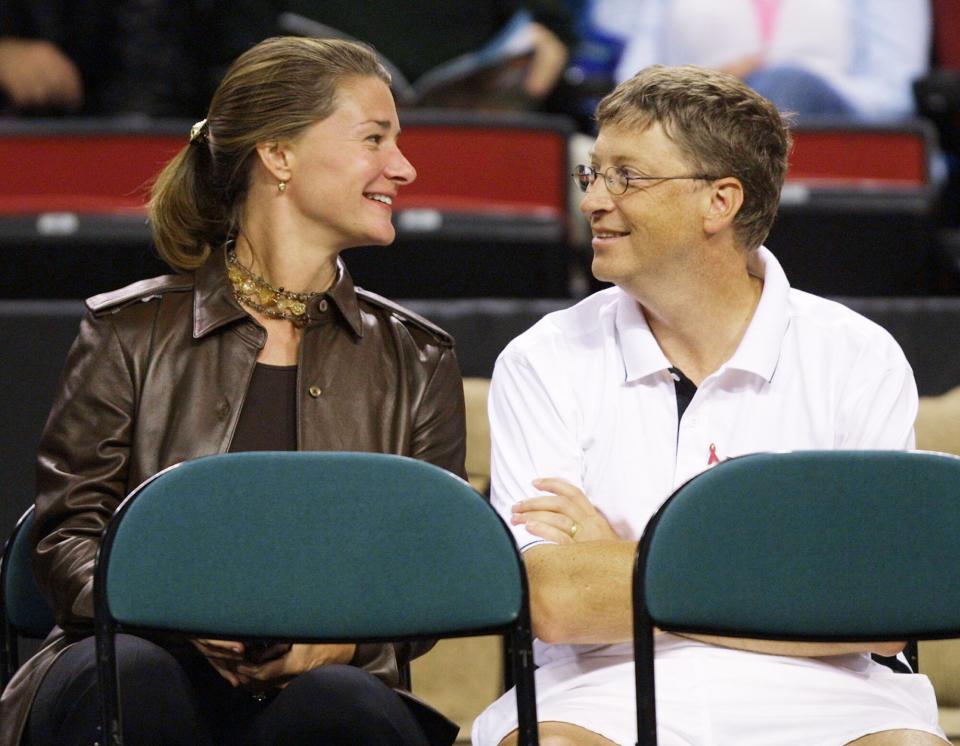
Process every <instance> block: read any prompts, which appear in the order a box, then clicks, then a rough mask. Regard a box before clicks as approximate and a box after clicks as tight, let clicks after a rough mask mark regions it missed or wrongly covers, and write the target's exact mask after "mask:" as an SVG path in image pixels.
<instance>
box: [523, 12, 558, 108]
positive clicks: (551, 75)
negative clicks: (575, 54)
mask: <svg viewBox="0 0 960 746" xmlns="http://www.w3.org/2000/svg"><path fill="white" fill-rule="evenodd" d="M530 34H531V36H532V39H533V58H532V59H531V60H530V68H529V70H528V71H527V77H526V80H524V82H523V85H524V88H526V90H527V93H528V94H530V96H532V97H533V98H535V99H540V98H543V97H544V96H546V95H547V94H548V93H550V91H552V90H553V87H554V86H555V85H556V84H557V80H559V79H560V76H561V75H562V74H563V70H564V68H565V67H566V65H567V56H568V52H567V47H566V45H564V43H563V42H562V41H560V39H559V37H558V36H557V35H556V34H554V33H553V32H552V31H551V30H550V29H548V28H547V27H546V26H544V25H542V24H540V23H537V22H536V21H533V22H531V23H530Z"/></svg>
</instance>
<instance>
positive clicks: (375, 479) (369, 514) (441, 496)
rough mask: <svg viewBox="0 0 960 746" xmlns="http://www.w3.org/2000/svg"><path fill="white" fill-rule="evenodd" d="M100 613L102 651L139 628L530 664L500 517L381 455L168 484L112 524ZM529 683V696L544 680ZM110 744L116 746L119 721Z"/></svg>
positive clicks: (284, 463)
mask: <svg viewBox="0 0 960 746" xmlns="http://www.w3.org/2000/svg"><path fill="white" fill-rule="evenodd" d="M95 600H96V604H97V629H98V645H101V644H103V645H107V644H109V642H108V641H107V637H108V636H109V637H111V639H112V634H111V633H112V631H113V630H114V629H116V628H128V629H137V628H143V629H152V630H175V631H179V632H183V633H188V634H194V635H204V636H211V635H216V636H220V637H225V638H256V637H267V638H286V639H291V640H300V641H309V640H312V641H317V642H320V641H335V640H350V641H375V640H380V641H397V640H403V639H411V638H417V637H438V636H441V637H442V636H458V635H466V634H481V633H485V632H499V633H509V634H510V635H513V636H514V641H513V643H512V644H513V646H514V647H515V648H516V649H517V651H518V656H517V663H516V665H518V666H520V665H521V662H520V660H519V659H520V658H522V657H524V655H523V653H522V651H523V650H526V651H529V649H530V623H529V611H528V609H527V594H526V576H525V574H524V571H523V565H522V561H521V559H520V557H519V554H518V552H517V549H516V547H515V545H514V543H513V539H512V537H511V535H510V533H509V530H508V529H507V527H506V526H505V525H504V523H503V522H502V521H501V520H500V518H499V516H498V515H497V514H496V513H495V511H494V510H493V509H492V508H491V507H490V505H489V504H488V503H487V502H486V501H485V500H484V498H483V497H482V496H481V495H479V494H478V493H477V492H476V491H474V490H473V488H471V487H470V486H469V485H468V484H467V483H466V482H464V481H463V480H461V479H459V478H458V477H456V476H453V475H451V474H449V473H448V472H446V471H444V470H442V469H440V468H438V467H435V466H432V465H430V464H427V463H424V462H421V461H416V460H414V459H409V458H405V457H401V456H392V455H385V454H372V453H297V452H260V453H237V454H225V455H218V456H210V457H205V458H201V459H197V460H195V461H189V462H185V463H183V464H180V465H178V466H175V467H172V468H170V469H167V470H166V471H164V472H161V473H160V474H159V475H157V476H156V477H154V478H153V479H151V480H149V481H148V482H146V483H144V485H142V486H141V487H140V488H138V489H137V490H136V491H135V492H134V493H132V494H131V495H130V497H129V498H128V499H127V500H126V501H125V502H124V503H123V504H122V505H121V507H120V508H119V509H118V511H117V513H116V515H115V516H114V518H113V520H112V521H111V524H110V527H109V528H108V530H107V532H106V535H105V537H104V541H103V544H102V547H101V550H100V556H99V558H98V565H97V576H96V587H95ZM522 665H528V664H522ZM113 675H115V666H114V672H113V673H111V672H109V671H104V672H103V674H102V676H103V677H106V676H113ZM521 675H522V676H523V677H524V679H525V681H527V682H528V685H529V687H530V694H532V668H530V671H529V672H526V671H525V672H522V673H521ZM525 686H527V685H525ZM101 689H105V687H103V686H101ZM106 693H107V694H108V695H109V694H110V692H109V691H107V692H106ZM528 714H529V713H528ZM535 722H536V718H535V714H534V716H533V723H534V725H533V728H534V731H535ZM108 732H110V733H111V734H112V735H113V736H114V737H115V739H114V740H113V741H111V742H112V743H116V742H118V741H117V740H116V738H119V728H118V725H117V724H116V722H114V723H113V724H112V725H110V726H109V730H108Z"/></svg>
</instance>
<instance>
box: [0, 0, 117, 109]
mask: <svg viewBox="0 0 960 746" xmlns="http://www.w3.org/2000/svg"><path fill="white" fill-rule="evenodd" d="M114 6H115V3H114V2H111V1H110V0H4V2H0V94H2V96H3V98H4V105H3V108H4V109H6V110H7V111H12V112H17V113H20V112H27V113H44V114H49V113H54V112H61V111H66V112H81V113H85V114H99V113H103V112H104V110H105V108H107V104H106V102H105V90H106V87H107V84H108V81H109V80H110V78H111V76H112V75H113V73H114V71H115V64H114V62H115V58H114V55H113V51H114V50H113V47H112V44H111V42H112V40H113V38H114V20H115V17H114V12H113V11H114Z"/></svg>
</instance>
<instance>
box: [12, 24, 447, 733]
mask: <svg viewBox="0 0 960 746" xmlns="http://www.w3.org/2000/svg"><path fill="white" fill-rule="evenodd" d="M388 84H389V76H388V75H387V73H386V72H385V71H384V69H383V68H382V67H381V66H380V64H379V63H378V62H377V60H376V58H375V57H374V55H373V54H372V53H371V52H370V51H369V50H368V49H366V48H365V47H362V46H360V45H356V44H350V43H346V42H339V41H321V40H315V39H302V38H277V39H270V40H267V41H265V42H263V43H261V44H259V45H257V46H256V47H254V48H253V49H251V50H249V51H248V52H246V53H245V54H243V55H242V56H241V57H240V58H239V59H238V60H237V61H236V62H235V63H234V65H233V66H232V67H231V68H230V70H229V71H228V73H227V75H226V77H225V78H224V80H223V82H222V83H221V84H220V87H219V88H218V90H217V92H216V94H215V95H214V98H213V100H212V102H211V104H210V109H209V113H208V116H207V119H206V120H204V121H202V122H199V123H198V124H197V125H195V126H194V128H193V130H192V132H191V134H190V142H189V144H188V145H187V146H186V147H185V148H184V149H183V151H182V152H181V153H180V154H179V155H177V156H176V157H175V158H174V159H173V161H172V162H171V163H170V164H169V165H168V166H167V167H166V168H165V169H164V170H163V172H162V173H161V174H160V176H159V178H158V179H157V181H156V184H155V185H154V188H153V195H152V199H151V203H150V216H151V219H152V224H153V230H154V238H155V241H156V245H157V247H158V248H159V250H160V252H161V255H162V256H163V257H164V259H165V260H166V261H167V262H168V263H170V264H171V265H172V266H173V267H175V268H177V269H179V270H183V271H184V273H183V274H179V275H176V276H165V277H159V278H155V279H152V280H145V281H143V282H140V283H136V284H135V285H132V286H130V287H128V288H125V289H123V290H119V291H115V292H112V293H106V294H104V295H101V296H97V297H95V298H92V299H90V300H88V301H87V306H88V312H87V315H86V317H85V319H84V321H83V323H82V326H81V329H80V334H79V337H78V338H77V341H76V342H75V343H74V346H73V349H72V350H71V352H70V355H69V356H68V359H67V363H66V370H65V373H64V377H63V380H62V388H61V391H60V395H59V397H58V398H57V400H56V402H55V404H54V406H53V409H52V411H51V414H50V418H49V420H48V423H47V426H46V429H45V431H44V434H43V437H42V440H41V445H40V452H39V462H38V495H37V500H36V504H37V514H36V524H35V533H34V540H35V542H36V551H35V568H36V571H37V575H38V580H39V582H40V585H41V587H42V588H43V590H44V592H45V593H46V594H47V596H48V598H49V599H50V600H51V603H52V605H53V607H54V609H55V613H56V617H57V622H58V625H59V626H58V628H57V629H55V631H54V633H53V634H52V635H51V638H50V639H49V640H48V641H47V644H46V646H45V647H44V649H43V650H42V651H41V652H40V653H38V654H37V655H36V656H35V657H34V658H33V659H31V661H29V662H28V663H27V664H26V665H25V666H24V669H23V670H22V671H21V672H20V674H19V675H18V677H17V679H16V680H15V681H14V683H13V684H12V685H11V687H10V689H9V690H8V693H7V695H6V696H5V698H4V701H3V703H2V707H0V721H2V723H3V725H2V726H0V727H2V738H0V743H4V744H13V743H16V742H17V738H18V734H20V733H21V732H22V733H23V736H24V742H26V743H31V744H33V746H44V745H45V744H69V743H84V744H88V745H89V744H91V743H93V742H94V741H95V740H96V738H97V733H96V724H97V702H96V690H95V684H96V677H95V668H94V641H93V638H92V637H91V636H90V635H91V632H92V622H91V617H92V615H93V614H92V609H93V606H92V604H93V602H92V585H93V581H92V572H93V564H94V557H95V553H96V550H97V545H98V541H99V537H100V533H101V530H102V529H103V527H104V525H105V524H106V523H107V522H108V520H109V518H110V516H111V515H112V513H113V511H114V510H115V509H116V507H117V505H118V504H119V502H120V501H121V500H122V499H123V497H124V496H125V495H126V494H127V493H128V492H129V491H130V490H131V489H132V488H134V487H135V486H136V485H137V484H139V483H140V482H141V481H143V480H144V479H146V478H147V477H149V476H151V475H153V474H155V473H156V472H158V471H160V470H161V469H163V468H164V467H166V466H168V465H170V464H173V463H176V462H179V461H183V460H185V459H190V458H196V457H198V456H202V455H205V454H211V453H219V452H224V451H239V450H266V449H269V450H278V449H301V450H357V451H360V450H363V451H377V452H386V453H399V454H405V455H409V456H413V457H416V458H420V459H423V460H426V461H430V462H432V463H434V464H437V465H439V466H442V467H444V468H446V469H449V470H450V471H453V472H455V473H457V474H463V459H464V421H463V394H462V388H461V382H460V376H459V372H458V369H457V364H456V360H455V358H454V354H453V350H452V340H451V338H450V337H449V336H448V335H446V334H445V333H444V332H443V331H442V330H440V329H438V328H437V327H435V326H433V325H432V324H430V323H429V322H427V321H425V320H423V319H421V318H419V317H417V316H415V315H414V314H412V313H410V312H409V311H406V310H404V309H403V308H401V307H399V306H396V305H394V304H392V303H390V302H389V301H387V300H385V299H383V298H380V297H379V296H376V295H373V294H370V293H367V292H365V291H362V290H358V289H356V288H354V286H353V284H352V282H351V280H350V276H349V274H348V273H347V271H346V269H345V267H344V266H343V264H342V263H341V262H340V261H339V259H338V254H339V252H340V251H341V250H343V249H345V248H348V247H351V246H363V245H370V244H380V245H385V244H389V243H390V242H391V241H392V240H393V238H394V229H393V226H392V223H391V205H392V202H393V199H394V198H395V197H396V195H397V191H398V190H399V188H400V187H402V186H403V185H405V184H409V183H410V182H411V181H413V179H414V178H415V177H416V172H415V171H414V169H413V167H412V166H411V165H410V163H409V162H408V161H407V160H406V159H405V158H404V157H403V155H402V153H401V152H400V150H399V148H398V146H397V137H398V135H399V124H398V121H397V113H396V109H395V107H394V103H393V99H392V97H391V94H390V90H389V87H388ZM267 487H268V486H267ZM278 540H281V537H278ZM227 550H228V548H225V551H227ZM428 648H429V644H427V645H409V644H405V645H401V644H396V645H293V646H292V647H291V648H280V649H276V650H271V651H253V650H247V649H245V647H244V645H243V644H242V643H240V642H231V641H217V640H189V641H188V640H176V639H160V640H156V639H154V640H145V639H142V638H138V637H132V636H129V635H122V636H120V638H119V639H118V654H119V657H120V662H119V666H120V678H121V688H122V691H121V702H122V705H123V708H124V728H125V732H126V733H127V734H128V735H127V738H128V742H130V743H133V744H138V745H139V744H153V743H156V744H164V745H165V746H169V745H170V744H181V743H183V744H188V743H189V744H194V743H228V744H243V743H256V744H260V743H282V744H294V743H311V744H313V743H376V744H392V743H397V744H406V743H409V744H427V743H431V742H432V743H449V742H450V741H452V739H453V734H455V732H456V728H455V726H452V724H450V723H449V721H447V720H446V719H445V718H443V717H442V716H440V715H439V714H438V713H435V712H433V711H432V710H429V708H427V707H426V706H425V705H423V704H421V703H418V702H416V701H415V700H413V699H412V698H411V697H409V696H403V697H401V696H400V695H399V694H398V693H397V688H398V687H399V677H398V668H399V667H400V666H402V665H403V664H405V663H406V662H407V661H408V660H410V658H412V657H414V656H415V655H418V654H420V653H422V652H425V650H426V649H428ZM264 658H266V660H265V659H264ZM451 731H452V732H451Z"/></svg>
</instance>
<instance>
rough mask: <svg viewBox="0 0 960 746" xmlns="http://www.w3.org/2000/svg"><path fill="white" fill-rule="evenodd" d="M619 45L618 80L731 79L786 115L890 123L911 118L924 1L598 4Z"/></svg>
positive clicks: (923, 53)
mask: <svg viewBox="0 0 960 746" xmlns="http://www.w3.org/2000/svg"><path fill="white" fill-rule="evenodd" d="M597 6H598V7H597V8H596V9H595V11H594V14H595V22H596V23H597V24H598V25H599V27H600V28H605V29H606V30H608V31H609V32H610V33H614V34H619V35H620V36H621V37H622V38H623V39H624V40H625V42H626V48H625V50H624V53H623V56H622V57H621V59H620V64H619V67H618V69H617V73H616V77H617V79H618V80H623V79H625V78H628V77H630V76H631V75H633V74H634V73H635V72H637V71H638V70H639V69H640V68H642V67H645V66H647V65H650V64H653V63H662V64H667V65H679V64H694V65H703V66H705V67H713V68H717V69H722V70H726V71H728V72H731V73H734V74H736V75H738V76H739V77H741V78H742V79H743V80H745V81H746V82H747V83H748V84H749V85H751V86H752V87H753V88H754V89H756V90H757V91H759V92H760V93H761V94H763V95H764V96H766V97H768V98H770V99H771V100H772V101H774V103H776V104H777V106H778V107H780V108H781V109H783V110H787V111H794V112H796V113H798V114H800V115H821V114H822V115H842V116H850V117H855V118H860V119H890V118H894V117H903V116H908V115H911V114H912V113H913V97H912V93H911V83H912V81H913V80H914V79H916V78H918V77H920V76H921V75H923V73H924V72H925V71H926V69H927V66H928V62H929V45H930V7H929V2H928V0H725V1H724V2H722V3H720V2H715V0H632V1H631V0H597Z"/></svg>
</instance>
